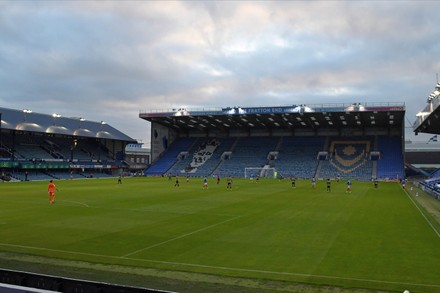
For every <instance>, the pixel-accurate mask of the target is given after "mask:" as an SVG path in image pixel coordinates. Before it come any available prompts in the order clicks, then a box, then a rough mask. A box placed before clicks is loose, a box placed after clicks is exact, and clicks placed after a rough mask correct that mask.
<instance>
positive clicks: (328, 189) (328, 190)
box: [327, 178, 332, 192]
mask: <svg viewBox="0 0 440 293" xmlns="http://www.w3.org/2000/svg"><path fill="white" fill-rule="evenodd" d="M330 191H332V182H331V181H330V178H328V179H327V192H330Z"/></svg>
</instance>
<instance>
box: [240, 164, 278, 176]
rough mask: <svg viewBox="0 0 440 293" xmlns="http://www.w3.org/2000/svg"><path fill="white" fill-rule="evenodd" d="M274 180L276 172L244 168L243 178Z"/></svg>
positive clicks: (258, 168)
mask: <svg viewBox="0 0 440 293" xmlns="http://www.w3.org/2000/svg"><path fill="white" fill-rule="evenodd" d="M257 177H260V178H276V177H277V170H276V169H275V168H271V167H269V168H267V167H246V168H244V178H250V179H252V178H257Z"/></svg>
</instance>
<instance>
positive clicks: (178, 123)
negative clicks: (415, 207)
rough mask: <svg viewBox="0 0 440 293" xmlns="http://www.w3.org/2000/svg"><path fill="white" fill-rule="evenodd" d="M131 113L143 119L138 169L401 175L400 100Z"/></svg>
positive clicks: (363, 176) (300, 175) (402, 113)
mask: <svg viewBox="0 0 440 293" xmlns="http://www.w3.org/2000/svg"><path fill="white" fill-rule="evenodd" d="M139 117H140V118H142V119H145V120H147V121H150V122H151V159H152V162H153V165H152V166H151V167H150V168H149V169H147V170H146V172H145V174H146V175H164V174H171V175H179V174H181V175H187V176H222V177H224V176H234V177H244V176H246V177H248V176H263V177H264V176H279V177H296V178H313V177H315V178H336V177H341V178H352V179H360V180H371V178H380V179H398V178H402V177H403V176H404V117H405V105H404V103H380V104H379V103H373V104H361V103H353V104H319V105H290V106H272V107H226V108H202V109H188V108H177V109H169V110H162V111H157V110H155V111H150V112H144V113H140V114H139ZM248 170H249V171H254V172H253V173H252V172H251V173H249V172H247V171H248Z"/></svg>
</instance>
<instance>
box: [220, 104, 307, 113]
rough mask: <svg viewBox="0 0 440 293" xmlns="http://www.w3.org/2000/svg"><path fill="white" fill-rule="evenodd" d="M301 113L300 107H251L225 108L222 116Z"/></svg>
mask: <svg viewBox="0 0 440 293" xmlns="http://www.w3.org/2000/svg"><path fill="white" fill-rule="evenodd" d="M300 111H301V107H300V106H295V105H293V106H287V107H250V108H241V107H234V108H223V109H222V114H229V115H231V114H280V113H281V114H282V113H299V112H300Z"/></svg>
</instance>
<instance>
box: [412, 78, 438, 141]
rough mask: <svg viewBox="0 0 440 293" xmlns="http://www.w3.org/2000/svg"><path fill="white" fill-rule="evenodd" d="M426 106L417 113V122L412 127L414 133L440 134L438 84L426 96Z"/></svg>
mask: <svg viewBox="0 0 440 293" xmlns="http://www.w3.org/2000/svg"><path fill="white" fill-rule="evenodd" d="M427 103H428V105H427V106H426V107H425V109H423V111H420V112H419V113H417V115H416V116H417V120H416V121H415V123H414V125H413V129H414V132H415V133H416V134H417V133H419V132H420V133H433V134H440V83H437V85H436V87H435V89H434V91H433V92H432V93H431V94H430V95H429V96H428V99H427Z"/></svg>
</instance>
